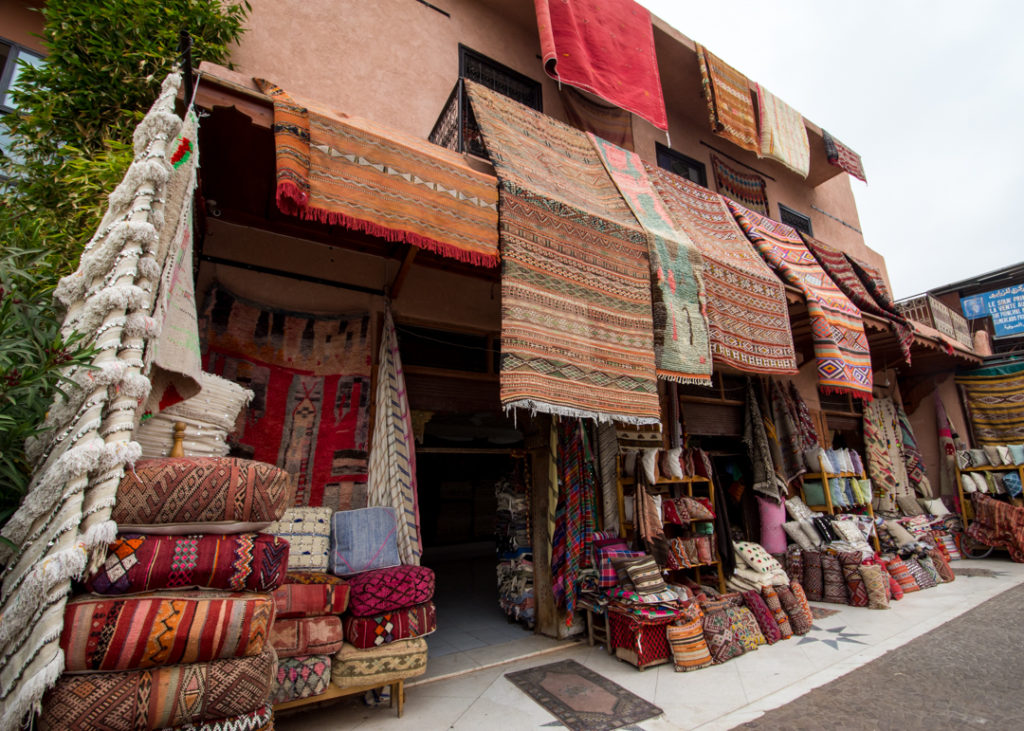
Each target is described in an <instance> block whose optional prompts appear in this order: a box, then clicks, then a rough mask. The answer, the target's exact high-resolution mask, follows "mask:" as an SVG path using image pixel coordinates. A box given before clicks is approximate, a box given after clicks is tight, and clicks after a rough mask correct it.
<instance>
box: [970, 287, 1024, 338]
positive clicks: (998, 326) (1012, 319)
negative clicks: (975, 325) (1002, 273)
mask: <svg viewBox="0 0 1024 731" xmlns="http://www.w3.org/2000/svg"><path fill="white" fill-rule="evenodd" d="M960 308H961V309H962V310H963V311H964V317H966V318H967V319H968V320H977V319H978V318H981V317H991V318H992V325H993V326H994V327H995V331H996V337H997V338H998V337H1006V336H1007V335H1022V334H1024V284H1016V285H1014V286H1012V287H1006V288H1005V289H997V290H995V291H994V292H985V293H983V294H975V295H971V296H970V297H962V298H961V299H960Z"/></svg>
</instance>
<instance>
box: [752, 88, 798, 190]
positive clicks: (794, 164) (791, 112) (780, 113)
mask: <svg viewBox="0 0 1024 731" xmlns="http://www.w3.org/2000/svg"><path fill="white" fill-rule="evenodd" d="M755 87H756V89H757V111H758V117H759V119H760V122H761V125H760V130H759V132H760V134H759V140H760V145H761V150H760V152H759V153H758V154H759V155H760V156H761V157H770V158H771V159H772V160H777V161H778V162H781V163H782V164H783V165H785V166H786V167H787V168H789V169H790V170H792V171H793V172H794V173H796V174H797V175H799V176H800V177H802V178H806V177H807V173H809V172H810V171H811V146H810V143H809V142H808V140H807V127H806V126H805V125H804V118H803V115H802V114H800V112H798V111H796V110H795V109H793V107H791V106H789V105H788V104H786V102H784V101H782V100H781V99H779V98H778V97H777V96H775V95H774V94H772V93H771V92H770V91H768V90H767V89H765V88H764V87H763V86H761V85H760V84H755Z"/></svg>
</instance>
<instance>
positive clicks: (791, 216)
mask: <svg viewBox="0 0 1024 731" xmlns="http://www.w3.org/2000/svg"><path fill="white" fill-rule="evenodd" d="M779 220H780V221H782V222H783V223H785V224H788V225H790V226H792V227H793V228H795V229H796V230H797V231H803V232H804V233H805V234H807V235H808V236H814V229H813V228H812V227H811V217H810V216H805V215H804V214H802V213H800V212H799V211H794V210H793V209H792V208H790V207H789V206H784V205H782V204H781V203H780V204H779Z"/></svg>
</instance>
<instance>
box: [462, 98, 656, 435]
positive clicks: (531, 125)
mask: <svg viewBox="0 0 1024 731" xmlns="http://www.w3.org/2000/svg"><path fill="white" fill-rule="evenodd" d="M466 88H467V90H468V93H469V97H470V100H471V102H472V104H473V111H474V113H475V115H476V120H477V122H478V123H479V125H480V130H481V132H482V133H483V136H484V142H485V143H486V145H487V150H488V153H489V155H490V157H491V162H492V163H493V164H494V167H495V170H496V171H497V174H498V180H499V225H500V241H501V252H502V253H501V258H502V277H501V299H502V319H501V340H502V343H501V352H502V361H501V402H502V405H503V406H504V407H505V409H506V410H507V409H514V408H521V409H528V410H531V411H541V412H546V413H553V414H563V415H567V416H581V417H590V418H597V419H599V420H602V421H606V420H608V419H616V420H618V421H623V422H626V423H644V424H646V423H657V422H658V421H659V405H658V393H657V378H656V374H655V363H654V336H653V328H652V322H651V291H650V269H649V261H648V254H647V240H646V237H645V236H644V233H643V231H642V230H641V229H640V227H639V225H638V224H637V223H636V219H635V218H634V217H633V214H632V212H631V211H630V210H629V207H628V206H627V205H626V203H625V201H623V200H622V196H621V195H620V194H619V191H618V189H617V188H616V187H615V184H614V183H613V182H612V181H611V178H609V177H608V173H607V172H606V171H605V169H604V166H603V165H602V164H601V160H600V158H599V157H598V154H597V152H596V151H595V150H594V147H593V145H592V144H591V143H590V140H589V139H587V136H586V135H585V134H584V133H583V132H580V131H579V130H576V129H573V128H571V127H569V126H567V125H565V124H562V123H561V122H558V121H556V120H554V119H551V118H550V117H546V116H544V115H543V114H540V113H539V112H535V111H534V110H532V109H529V108H527V107H525V106H523V105H521V104H517V103H516V102H514V101H512V100H510V99H508V98H507V97H504V96H502V95H500V94H497V93H495V92H493V91H491V90H489V89H487V88H485V87H483V86H480V85H479V84H474V83H472V82H466Z"/></svg>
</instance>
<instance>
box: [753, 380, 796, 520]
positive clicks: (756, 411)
mask: <svg viewBox="0 0 1024 731" xmlns="http://www.w3.org/2000/svg"><path fill="white" fill-rule="evenodd" d="M745 401H746V405H745V408H744V410H743V443H744V444H745V445H746V447H747V454H748V455H749V456H750V464H751V479H752V483H753V484H752V487H753V488H754V490H755V491H757V492H759V493H761V494H762V495H764V496H766V497H769V498H771V499H772V500H774V501H775V502H776V503H781V502H782V500H783V499H784V497H785V495H786V482H785V480H783V479H782V477H780V476H779V474H778V473H777V472H776V471H775V470H776V463H775V462H774V460H773V455H772V451H773V450H772V446H771V443H770V441H769V437H768V433H767V429H766V424H767V423H773V424H774V422H766V421H765V419H764V416H763V415H762V413H761V408H760V406H759V405H758V399H757V395H756V394H755V393H754V384H753V381H752V380H751V379H750V377H748V378H747V386H746V396H745Z"/></svg>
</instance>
